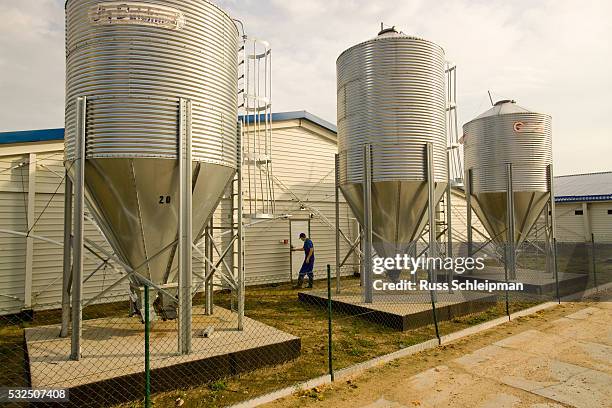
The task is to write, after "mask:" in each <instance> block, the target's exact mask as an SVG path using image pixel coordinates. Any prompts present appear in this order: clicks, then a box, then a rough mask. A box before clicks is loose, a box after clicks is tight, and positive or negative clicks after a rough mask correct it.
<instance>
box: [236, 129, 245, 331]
mask: <svg viewBox="0 0 612 408" xmlns="http://www.w3.org/2000/svg"><path fill="white" fill-rule="evenodd" d="M242 134H243V132H242V123H241V122H238V137H237V138H238V156H237V157H236V173H237V174H236V177H237V178H238V182H237V184H238V186H237V189H238V195H237V196H236V201H237V204H236V207H237V210H238V211H237V214H236V218H237V221H236V224H237V227H238V231H237V235H238V236H237V239H236V246H237V248H236V252H237V253H238V257H237V258H238V259H237V260H236V263H237V264H238V282H237V283H238V330H243V329H244V303H245V293H244V292H245V270H244V268H245V265H244V250H245V248H244V220H243V219H242V215H243V214H242V208H243V204H244V203H243V200H242Z"/></svg>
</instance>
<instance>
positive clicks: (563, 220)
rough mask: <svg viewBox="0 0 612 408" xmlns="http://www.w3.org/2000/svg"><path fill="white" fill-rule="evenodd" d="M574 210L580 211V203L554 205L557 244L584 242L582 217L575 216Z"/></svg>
mask: <svg viewBox="0 0 612 408" xmlns="http://www.w3.org/2000/svg"><path fill="white" fill-rule="evenodd" d="M576 210H582V203H557V204H556V205H555V215H556V220H557V224H556V227H557V231H556V235H557V242H584V238H585V237H584V224H583V222H584V221H583V217H584V215H576V214H575V211H576Z"/></svg>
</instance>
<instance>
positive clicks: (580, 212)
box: [574, 210, 583, 215]
mask: <svg viewBox="0 0 612 408" xmlns="http://www.w3.org/2000/svg"><path fill="white" fill-rule="evenodd" d="M582 214H583V213H582V210H576V211H574V215H582Z"/></svg>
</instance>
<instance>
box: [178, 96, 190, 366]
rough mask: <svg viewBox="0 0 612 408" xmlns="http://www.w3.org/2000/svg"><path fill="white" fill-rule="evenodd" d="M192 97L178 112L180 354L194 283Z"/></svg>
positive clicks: (185, 347) (186, 341) (185, 350)
mask: <svg viewBox="0 0 612 408" xmlns="http://www.w3.org/2000/svg"><path fill="white" fill-rule="evenodd" d="M192 178H193V174H192V164H191V101H189V100H185V99H181V102H180V112H179V179H180V180H179V195H180V209H179V234H178V235H179V242H178V246H179V321H178V326H179V333H178V343H179V344H178V348H179V353H180V354H190V353H191V313H192V310H191V309H192V300H191V286H192V270H191V268H192V262H191V258H192V244H193V232H192V223H191V217H192Z"/></svg>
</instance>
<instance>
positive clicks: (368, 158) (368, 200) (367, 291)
mask: <svg viewBox="0 0 612 408" xmlns="http://www.w3.org/2000/svg"><path fill="white" fill-rule="evenodd" d="M363 169H364V177H363V183H364V186H363V211H364V217H363V219H364V226H363V230H364V235H363V237H364V241H363V243H364V248H363V290H364V302H365V303H372V300H373V297H374V293H373V292H374V290H373V289H374V288H373V286H372V146H371V145H365V146H364V152H363Z"/></svg>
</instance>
